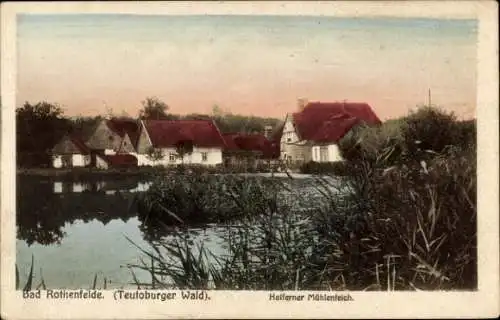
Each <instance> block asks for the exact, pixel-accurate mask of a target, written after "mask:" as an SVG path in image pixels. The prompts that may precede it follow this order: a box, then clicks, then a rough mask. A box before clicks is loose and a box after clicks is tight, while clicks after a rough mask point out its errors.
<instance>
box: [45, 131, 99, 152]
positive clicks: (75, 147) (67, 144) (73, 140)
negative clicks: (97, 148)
mask: <svg viewBox="0 0 500 320" xmlns="http://www.w3.org/2000/svg"><path fill="white" fill-rule="evenodd" d="M52 153H54V154H90V149H89V148H88V147H87V146H86V145H85V143H84V142H83V140H81V139H80V138H79V137H76V136H69V135H65V136H64V137H63V138H62V139H61V140H60V141H59V142H58V143H57V144H56V145H55V146H54V148H52Z"/></svg>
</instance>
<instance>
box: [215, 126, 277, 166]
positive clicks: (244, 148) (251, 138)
mask: <svg viewBox="0 0 500 320" xmlns="http://www.w3.org/2000/svg"><path fill="white" fill-rule="evenodd" d="M223 137H224V141H225V142H226V146H227V147H226V149H225V150H224V154H223V156H224V160H225V161H224V162H225V163H226V164H231V163H237V162H241V161H244V162H249V161H254V160H255V161H257V160H271V159H277V158H279V144H278V143H276V142H275V141H273V140H270V139H268V138H267V136H266V135H265V134H264V135H263V134H257V133H256V134H244V133H227V134H224V135H223Z"/></svg>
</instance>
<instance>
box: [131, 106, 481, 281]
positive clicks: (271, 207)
mask: <svg viewBox="0 0 500 320" xmlns="http://www.w3.org/2000/svg"><path fill="white" fill-rule="evenodd" d="M340 148H341V151H342V153H343V156H344V158H346V159H347V161H345V168H344V170H345V172H347V175H346V177H347V179H343V180H334V179H324V178H319V177H318V178H317V179H315V180H314V182H309V184H310V185H312V186H313V188H314V189H315V190H316V191H317V194H318V195H319V196H316V197H315V198H314V200H310V202H311V203H314V206H311V207H310V208H309V209H308V210H296V207H295V206H291V205H290V204H289V203H287V202H286V201H285V202H284V203H280V201H279V199H278V197H276V195H277V194H278V190H286V187H287V185H286V183H285V182H284V180H277V179H274V180H272V181H271V182H269V181H267V182H265V181H258V182H248V180H228V179H229V178H228V177H222V178H221V179H225V180H222V181H212V182H210V181H204V183H200V181H202V180H193V181H188V182H186V180H184V179H181V180H179V181H176V180H173V181H172V182H171V185H170V186H166V185H163V186H162V185H158V187H156V189H153V190H151V193H149V196H150V198H149V199H148V201H149V203H150V204H151V206H150V207H148V209H147V210H145V212H147V213H149V215H148V217H149V218H151V217H157V218H159V220H158V222H157V223H161V221H166V222H172V221H173V220H176V221H177V222H178V224H179V225H180V228H185V227H187V226H186V225H185V224H186V223H185V219H186V218H189V219H191V217H192V216H193V215H198V216H201V217H205V216H212V217H225V216H227V215H228V214H233V215H236V216H237V217H238V222H237V223H236V224H235V225H232V226H228V227H227V230H226V232H225V234H224V236H223V237H224V240H223V247H224V248H225V253H224V254H218V255H217V256H215V255H214V254H213V253H212V252H210V251H209V250H207V249H205V248H204V247H203V243H198V244H193V243H192V240H191V239H189V237H187V236H186V234H185V233H183V232H180V233H178V234H177V236H174V237H170V238H169V239H168V240H164V241H162V242H160V243H159V244H155V245H154V248H155V250H153V251H150V252H149V251H143V253H144V254H146V255H147V256H148V257H149V259H150V260H151V261H153V262H154V263H153V267H151V266H146V265H143V266H140V265H139V266H134V267H136V268H143V269H146V270H149V271H150V272H151V274H152V279H153V282H154V285H155V286H156V287H157V288H158V287H159V288H161V287H162V286H163V285H165V286H167V283H166V281H165V282H163V281H162V280H161V279H166V278H168V279H169V280H168V281H170V282H174V283H175V285H176V286H177V287H179V288H213V289H247V290H279V289H283V290H284V289H286V290H295V289H308V290H319V289H321V290H474V289H476V288H477V247H476V245H477V244H476V217H477V211H476V186H477V182H476V140H475V123H473V122H460V121H457V120H456V119H455V118H454V116H453V115H451V114H446V113H444V112H441V111H439V110H436V109H432V108H422V109H420V110H419V111H418V112H416V113H413V114H410V115H409V116H408V117H405V118H403V119H400V120H399V121H393V122H390V123H387V124H384V125H382V126H381V127H377V128H362V127H361V128H358V129H357V130H354V131H353V132H352V133H351V134H349V135H348V136H347V137H346V138H345V139H344V140H343V141H342V142H341V144H340ZM197 179H206V178H204V177H199V178H197ZM292 180H293V179H292ZM186 183H187V184H186ZM196 185H199V186H200V187H199V188H195V189H193V186H196ZM208 186H210V188H208ZM227 186H229V188H228V187H227ZM224 188H226V189H224ZM346 190H347V191H348V192H345V191H346ZM217 197H222V198H223V199H224V200H223V203H224V204H223V205H221V203H220V202H217V201H215V202H211V201H212V200H211V199H217ZM290 198H294V197H290ZM153 204H154V205H153ZM155 205H156V206H157V209H152V208H153V207H154V206H155ZM155 212H160V213H161V215H160V214H159V213H155ZM163 217H168V219H170V220H168V219H167V220H165V219H164V218H163ZM189 219H188V220H189ZM168 285H170V283H169V284H168Z"/></svg>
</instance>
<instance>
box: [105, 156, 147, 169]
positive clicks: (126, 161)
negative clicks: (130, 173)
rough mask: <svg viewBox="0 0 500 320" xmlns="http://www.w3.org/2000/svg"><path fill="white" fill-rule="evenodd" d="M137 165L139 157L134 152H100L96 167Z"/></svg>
mask: <svg viewBox="0 0 500 320" xmlns="http://www.w3.org/2000/svg"><path fill="white" fill-rule="evenodd" d="M137 165H138V161H137V158H136V157H135V156H134V155H132V154H105V155H100V154H99V155H97V157H96V167H97V168H101V169H108V168H130V167H137Z"/></svg>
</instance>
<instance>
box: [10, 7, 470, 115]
mask: <svg viewBox="0 0 500 320" xmlns="http://www.w3.org/2000/svg"><path fill="white" fill-rule="evenodd" d="M17 32H18V42H17V50H18V83H17V91H18V93H17V101H18V105H20V104H22V103H23V102H24V101H29V102H38V101H42V100H43V101H48V102H54V103H58V104H60V105H62V106H63V108H64V110H65V114H66V115H68V116H75V115H95V114H99V113H100V114H105V113H106V107H105V106H107V107H108V108H111V109H112V110H113V112H114V113H115V114H117V115H120V114H122V113H123V112H125V113H127V114H129V115H132V116H135V115H137V113H138V110H139V109H140V106H141V101H142V100H144V99H145V98H146V97H149V96H156V97H158V98H160V99H161V100H163V101H165V102H166V103H167V104H168V105H169V106H170V108H171V112H173V113H179V114H185V113H191V112H197V113H208V112H210V111H211V109H212V106H213V105H215V104H217V105H219V106H220V107H222V108H223V109H226V110H228V111H231V112H233V113H240V114H254V115H259V116H273V117H279V118H282V117H284V115H285V114H286V113H287V112H294V111H295V110H296V108H297V99H299V98H306V99H308V100H310V101H343V100H347V101H357V102H366V103H368V104H370V105H371V106H372V107H373V109H374V111H375V112H376V113H377V114H378V115H379V117H380V118H382V119H388V118H392V117H398V116H402V115H405V114H406V113H407V112H408V110H410V109H411V108H414V107H415V106H416V105H418V104H422V103H426V101H427V99H428V89H429V88H430V89H431V92H432V102H433V104H438V105H440V106H442V107H443V108H445V109H447V110H453V111H454V112H455V113H456V114H457V115H458V116H460V117H473V116H474V114H475V106H476V54H477V46H476V42H477V40H476V39H477V22H476V21H474V20H436V19H432V20H431V19H394V18H393V19H388V18H378V19H374V18H372V19H369V18H335V17H312V16H311V17H300V16H158V15H155V16H147V15H117V14H116V15H94V14H85V15H83V14H80V15H21V16H18V27H17Z"/></svg>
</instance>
